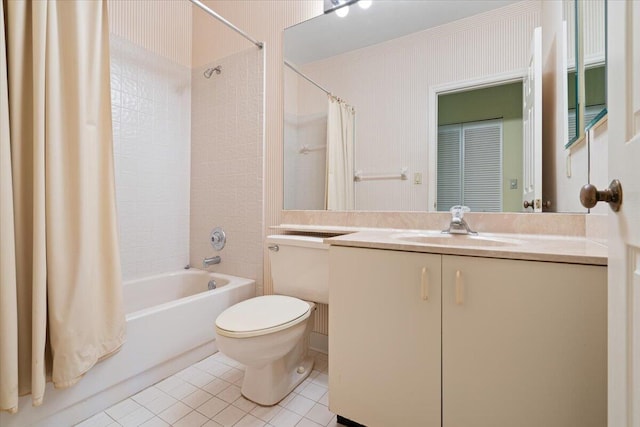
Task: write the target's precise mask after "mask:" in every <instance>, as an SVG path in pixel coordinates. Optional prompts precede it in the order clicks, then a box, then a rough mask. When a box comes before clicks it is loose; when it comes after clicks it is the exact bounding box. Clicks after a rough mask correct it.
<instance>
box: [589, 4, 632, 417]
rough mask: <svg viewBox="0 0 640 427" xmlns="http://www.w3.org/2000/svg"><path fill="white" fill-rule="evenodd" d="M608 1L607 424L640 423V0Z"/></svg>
mask: <svg viewBox="0 0 640 427" xmlns="http://www.w3.org/2000/svg"><path fill="white" fill-rule="evenodd" d="M607 7H608V17H607V23H608V25H607V27H608V43H607V48H608V55H609V56H608V65H607V70H608V73H609V75H608V80H607V85H608V88H607V90H608V104H609V105H608V108H609V177H610V178H611V179H613V178H617V179H619V180H620V182H621V183H622V191H623V195H622V206H621V207H620V211H619V212H617V213H614V212H612V211H609V285H608V288H609V295H608V297H609V303H608V304H609V310H608V311H609V315H608V325H609V326H608V327H609V405H608V413H609V424H608V425H609V427H639V426H640V167H639V165H640V2H638V1H624V2H623V1H610V2H608V3H607ZM594 161H597V159H594Z"/></svg>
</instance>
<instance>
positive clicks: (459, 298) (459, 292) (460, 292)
mask: <svg viewBox="0 0 640 427" xmlns="http://www.w3.org/2000/svg"><path fill="white" fill-rule="evenodd" d="M463 300H464V288H463V287H462V274H461V273H460V270H456V304H457V305H462V303H463Z"/></svg>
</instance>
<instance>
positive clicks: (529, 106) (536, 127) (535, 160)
mask: <svg viewBox="0 0 640 427" xmlns="http://www.w3.org/2000/svg"><path fill="white" fill-rule="evenodd" d="M529 55H530V56H529V66H528V69H527V75H526V76H525V78H524V81H523V82H522V90H523V94H522V100H523V106H522V125H523V126H522V129H523V132H524V135H523V138H522V141H523V144H524V147H523V159H524V167H523V173H524V183H523V184H524V185H523V194H522V198H523V201H525V200H526V201H529V202H531V201H532V200H533V201H534V212H542V28H541V27H537V28H535V29H534V30H533V39H532V40H531V52H530V54H529ZM524 211H525V212H531V211H530V210H528V209H524Z"/></svg>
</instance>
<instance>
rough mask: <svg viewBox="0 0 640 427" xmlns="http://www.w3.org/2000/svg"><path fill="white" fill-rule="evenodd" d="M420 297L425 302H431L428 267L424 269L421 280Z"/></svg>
mask: <svg viewBox="0 0 640 427" xmlns="http://www.w3.org/2000/svg"><path fill="white" fill-rule="evenodd" d="M420 296H421V297H422V299H423V300H425V301H428V300H429V274H428V273H427V267H422V276H421V278H420Z"/></svg>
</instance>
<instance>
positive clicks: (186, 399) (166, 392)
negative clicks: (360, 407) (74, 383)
mask: <svg viewBox="0 0 640 427" xmlns="http://www.w3.org/2000/svg"><path fill="white" fill-rule="evenodd" d="M311 354H312V355H313V356H314V358H315V365H314V370H313V372H312V373H311V374H310V375H309V377H308V378H307V379H306V380H305V381H304V382H303V383H302V384H300V385H299V386H298V387H297V388H296V389H295V390H294V391H292V392H291V393H290V394H289V395H288V396H287V397H286V398H284V399H283V400H282V401H281V402H280V403H279V404H278V405H276V406H272V407H262V406H258V405H256V404H255V403H253V402H251V401H249V400H247V399H245V398H244V397H242V396H241V394H240V386H241V385H242V379H243V378H244V368H243V366H242V365H240V364H239V363H237V362H236V361H235V360H232V359H230V358H228V357H226V356H224V355H223V354H221V353H216V354H214V355H212V356H210V357H208V358H206V359H204V360H202V361H200V362H198V363H195V364H194V365H192V366H190V367H188V368H186V369H184V370H183V371H180V372H178V373H177V374H175V375H173V376H171V377H169V378H167V379H165V380H163V381H160V382H159V383H157V384H155V385H153V386H151V387H149V388H147V389H145V390H143V391H141V392H140V393H138V394H136V395H134V396H131V397H129V398H128V399H125V400H123V401H122V402H119V403H117V404H116V405H114V406H112V407H111V408H109V409H106V410H105V411H103V412H100V413H99V414H96V415H94V416H93V417H91V418H89V419H87V420H85V421H83V422H81V423H80V424H77V425H76V427H118V426H123V427H130V426H144V427H163V426H176V427H199V426H204V427H219V426H225V427H226V426H234V427H263V426H269V427H294V426H297V427H318V426H324V427H335V426H340V424H338V423H337V421H336V416H335V414H332V413H331V412H330V411H329V408H328V404H329V402H328V394H329V393H328V386H329V385H328V376H327V372H328V362H327V355H326V354H322V353H317V352H314V351H312V352H311Z"/></svg>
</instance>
